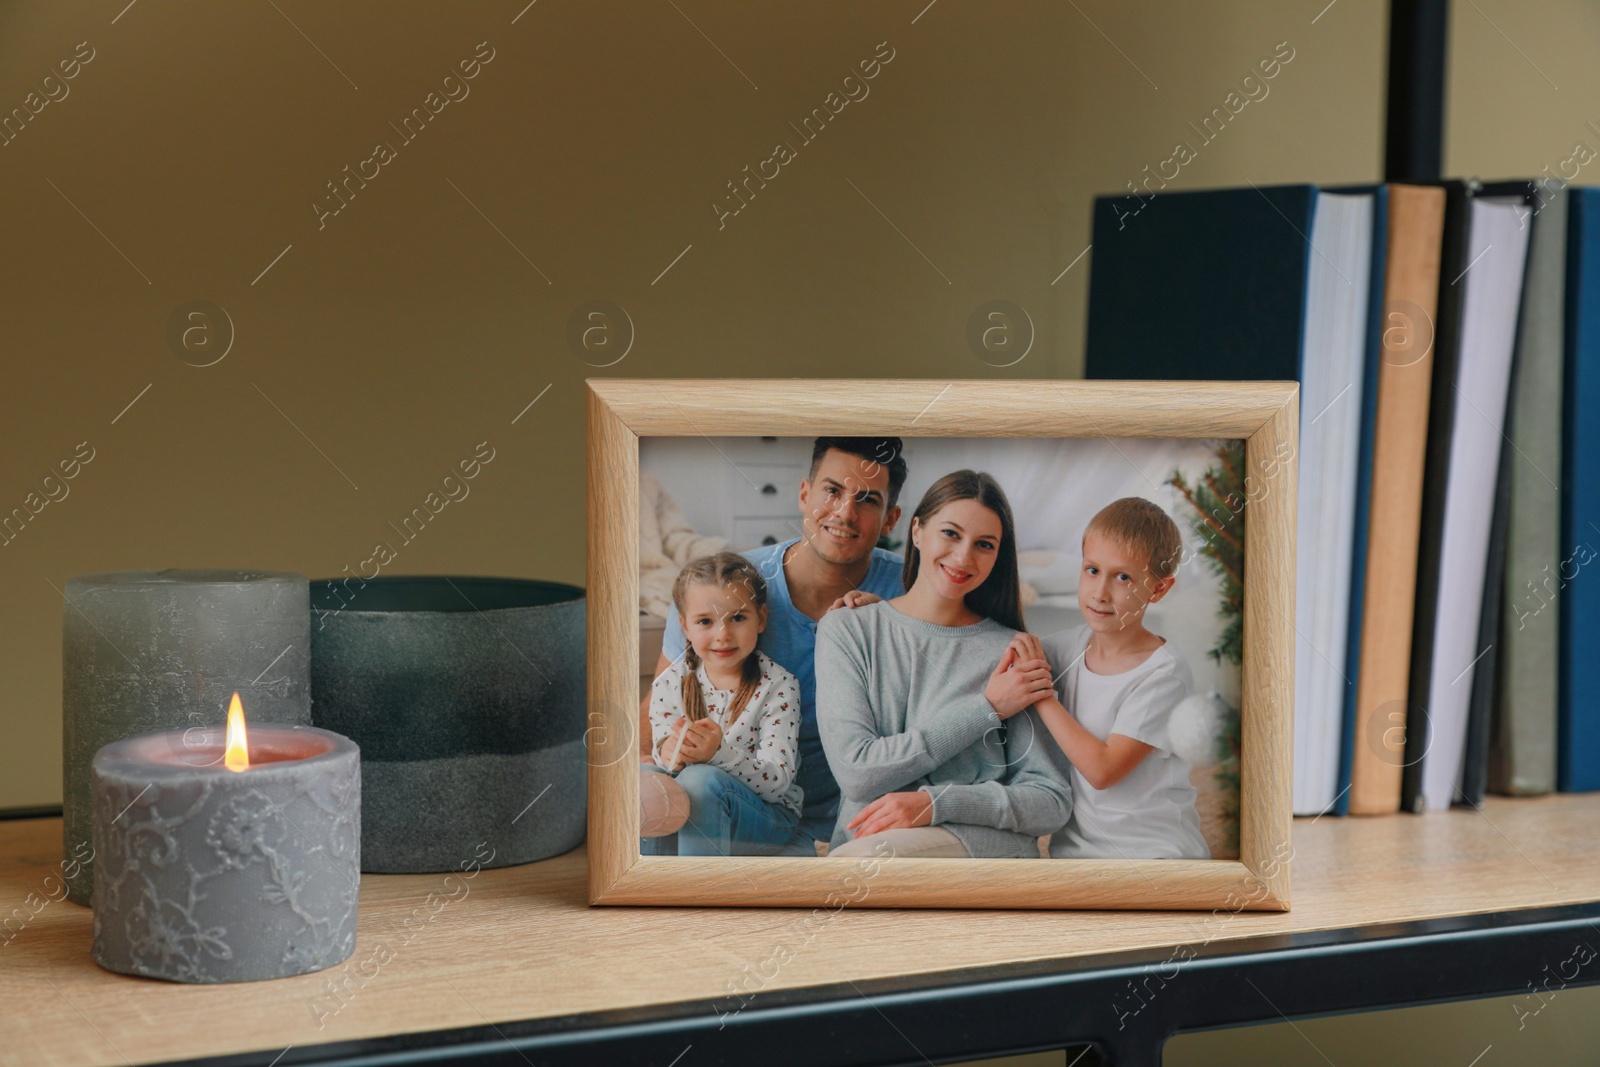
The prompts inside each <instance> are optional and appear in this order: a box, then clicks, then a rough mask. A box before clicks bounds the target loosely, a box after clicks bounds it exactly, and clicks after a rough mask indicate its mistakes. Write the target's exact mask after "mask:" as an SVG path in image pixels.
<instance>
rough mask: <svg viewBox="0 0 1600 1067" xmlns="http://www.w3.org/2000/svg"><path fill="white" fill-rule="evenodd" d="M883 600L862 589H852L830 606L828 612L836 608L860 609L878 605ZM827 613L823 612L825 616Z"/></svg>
mask: <svg viewBox="0 0 1600 1067" xmlns="http://www.w3.org/2000/svg"><path fill="white" fill-rule="evenodd" d="M882 599H883V597H881V596H876V595H874V594H872V593H865V592H862V591H861V590H860V589H852V590H850V591H849V592H848V593H846V594H845V595H844V596H842V597H840V598H839V599H838V600H835V601H834V602H833V603H832V604H829V605H828V611H832V610H833V609H834V608H859V607H861V606H862V605H864V604H876V603H877V602H878V601H880V600H882ZM827 613H828V612H827V611H825V612H823V614H824V615H826V614H827Z"/></svg>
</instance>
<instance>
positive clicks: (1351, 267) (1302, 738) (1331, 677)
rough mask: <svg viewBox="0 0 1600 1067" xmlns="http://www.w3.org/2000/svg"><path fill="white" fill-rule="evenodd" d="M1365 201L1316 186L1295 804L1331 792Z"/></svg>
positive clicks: (1361, 328)
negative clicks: (1324, 191) (1324, 190)
mask: <svg viewBox="0 0 1600 1067" xmlns="http://www.w3.org/2000/svg"><path fill="white" fill-rule="evenodd" d="M1372 219H1373V197H1372V195H1371V194H1370V193H1368V194H1334V193H1319V194H1318V196H1317V209H1316V217H1315V220H1314V221H1313V223H1312V232H1311V248H1312V254H1311V257H1310V265H1309V268H1308V276H1307V285H1306V290H1307V291H1306V324H1305V339H1304V343H1303V345H1302V349H1301V383H1300V464H1299V494H1298V498H1297V516H1296V529H1297V531H1298V533H1297V535H1296V560H1295V629H1296V635H1295V705H1294V720H1295V721H1294V748H1295V774H1294V811H1295V813H1296V814H1297V815H1316V814H1319V813H1321V812H1323V811H1325V810H1327V809H1328V808H1330V807H1332V806H1333V803H1334V801H1335V800H1336V799H1337V796H1338V788H1339V787H1338V780H1339V750H1340V746H1341V744H1342V742H1343V733H1344V730H1343V724H1344V705H1345V691H1346V688H1347V687H1348V685H1349V681H1348V679H1346V677H1345V673H1344V667H1345V652H1346V644H1347V640H1348V630H1349V619H1350V588H1351V556H1352V553H1353V552H1354V545H1355V526H1354V523H1355V503H1356V488H1357V487H1356V474H1357V458H1358V456H1359V453H1360V449H1361V398H1362V388H1363V380H1362V379H1363V372H1364V366H1365V363H1366V356H1367V343H1368V337H1367V328H1368V322H1369V319H1368V307H1367V304H1368V297H1369V293H1370V283H1371V273H1372Z"/></svg>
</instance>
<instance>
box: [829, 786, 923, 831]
mask: <svg viewBox="0 0 1600 1067" xmlns="http://www.w3.org/2000/svg"><path fill="white" fill-rule="evenodd" d="M932 823H933V796H932V795H931V794H929V793H924V792H922V791H921V790H920V789H919V790H917V791H916V792H914V793H886V794H884V795H883V796H881V797H879V798H878V799H877V800H874V801H873V802H872V803H870V804H868V805H867V806H866V807H864V808H862V809H861V810H860V811H858V812H856V816H855V818H853V819H851V820H850V821H849V822H848V823H846V824H845V826H846V827H847V828H848V829H849V830H850V832H851V833H853V834H854V835H855V836H856V837H866V836H867V835H868V834H876V833H879V832H881V831H883V830H896V829H899V828H900V827H902V826H929V825H931V824H932Z"/></svg>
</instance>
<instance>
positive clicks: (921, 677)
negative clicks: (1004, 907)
mask: <svg viewBox="0 0 1600 1067" xmlns="http://www.w3.org/2000/svg"><path fill="white" fill-rule="evenodd" d="M909 536H910V544H908V545H907V546H906V553H905V568H904V580H905V588H906V592H905V594H904V595H902V596H898V597H894V598H893V599H890V600H874V601H872V602H865V600H866V598H860V597H858V598H855V599H853V600H852V601H851V603H850V604H849V605H848V606H847V607H846V608H845V609H844V610H837V611H830V612H828V613H827V614H826V615H824V616H823V617H822V619H821V621H820V622H818V624H817V656H816V669H817V726H818V730H819V732H820V733H821V736H822V745H823V750H824V751H825V752H826V753H827V757H828V765H829V767H831V768H832V770H833V773H834V777H835V778H837V779H838V782H839V788H840V791H841V800H840V807H839V818H838V822H837V823H836V824H835V828H834V833H833V840H832V843H831V845H830V847H829V851H828V855H829V856H864V855H873V854H876V852H877V851H878V850H879V848H880V846H887V848H889V849H892V850H893V852H894V854H896V855H901V856H905V855H911V856H925V857H927V856H932V857H987V858H1038V857H1039V845H1038V838H1039V836H1040V835H1042V834H1047V833H1050V832H1051V831H1053V830H1055V829H1057V828H1058V827H1060V826H1061V825H1062V823H1064V822H1065V821H1066V819H1067V816H1068V814H1069V811H1070V802H1069V797H1070V794H1069V792H1068V787H1067V784H1066V781H1065V779H1064V778H1062V777H1061V776H1059V775H1058V774H1056V773H1054V771H1053V769H1052V768H1051V766H1050V763H1049V761H1048V757H1047V755H1046V752H1045V746H1046V745H1047V744H1049V741H1050V739H1049V736H1048V735H1047V734H1046V733H1045V732H1044V730H1043V728H1042V726H1041V725H1040V723H1039V721H1038V719H1037V717H1036V715H1035V713H1034V712H1033V711H1031V710H1029V709H1030V706H1031V705H1032V704H1033V703H1034V702H1035V701H1037V700H1041V699H1044V698H1046V697H1048V696H1050V695H1051V693H1052V692H1053V690H1052V688H1051V679H1050V672H1049V670H1048V669H1047V668H1044V667H1038V668H1034V669H1023V668H1021V667H1013V666H1012V661H1013V660H1014V659H1015V657H1014V656H1012V657H1009V658H1007V657H1006V653H1007V649H1008V647H1009V645H1010V643H1011V641H1012V639H1013V638H1014V637H1016V635H1017V633H1018V631H1020V630H1021V629H1022V608H1021V606H1020V602H1021V595H1020V582H1019V580H1018V576H1017V546H1016V536H1015V531H1014V527H1013V523H1012V518H1011V506H1010V504H1009V503H1008V502H1007V500H1006V497H1005V493H1004V492H1002V491H1001V489H1000V486H999V484H998V483H997V482H995V480H994V479H993V478H992V477H990V476H989V475H988V474H983V473H980V472H977V471H971V470H959V471H955V472H954V473H951V474H947V475H945V476H944V477H943V478H941V479H939V480H938V481H937V482H935V483H934V484H933V486H932V487H930V488H929V489H928V491H927V493H926V494H924V496H923V498H922V501H921V503H919V504H918V505H917V510H916V512H915V514H914V515H913V516H912V519H911V525H910V531H909Z"/></svg>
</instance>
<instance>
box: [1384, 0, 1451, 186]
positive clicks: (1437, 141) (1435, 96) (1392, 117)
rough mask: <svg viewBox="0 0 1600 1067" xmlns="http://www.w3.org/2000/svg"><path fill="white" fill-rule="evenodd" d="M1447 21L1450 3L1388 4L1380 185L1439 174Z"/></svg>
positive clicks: (1393, 0)
mask: <svg viewBox="0 0 1600 1067" xmlns="http://www.w3.org/2000/svg"><path fill="white" fill-rule="evenodd" d="M1449 22H1450V3H1449V0H1390V3H1389V101H1388V119H1387V122H1386V124H1385V129H1384V162H1383V177H1384V180H1385V181H1391V182H1426V181H1437V180H1438V179H1439V177H1440V175H1441V172H1442V170H1443V167H1444V72H1445V48H1446V46H1447V43H1448V40H1449Z"/></svg>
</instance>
